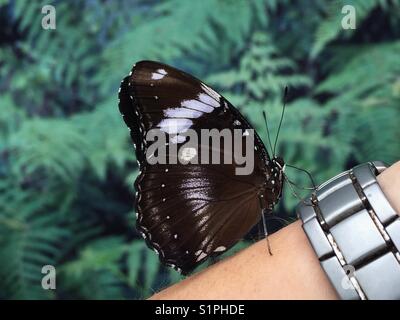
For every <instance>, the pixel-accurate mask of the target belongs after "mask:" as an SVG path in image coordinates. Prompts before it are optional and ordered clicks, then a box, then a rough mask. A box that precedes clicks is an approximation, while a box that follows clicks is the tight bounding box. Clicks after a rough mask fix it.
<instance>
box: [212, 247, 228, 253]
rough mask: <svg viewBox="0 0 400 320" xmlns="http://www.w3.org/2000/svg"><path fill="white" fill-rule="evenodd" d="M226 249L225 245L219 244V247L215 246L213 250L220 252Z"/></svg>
mask: <svg viewBox="0 0 400 320" xmlns="http://www.w3.org/2000/svg"><path fill="white" fill-rule="evenodd" d="M225 250H226V247H224V246H219V247H217V248H216V249H215V250H214V252H221V251H225Z"/></svg>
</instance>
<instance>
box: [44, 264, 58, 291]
mask: <svg viewBox="0 0 400 320" xmlns="http://www.w3.org/2000/svg"><path fill="white" fill-rule="evenodd" d="M42 274H44V275H45V276H44V277H43V278H42V288H43V289H44V290H55V289H56V268H55V267H54V266H52V265H50V264H48V265H45V266H43V267H42Z"/></svg>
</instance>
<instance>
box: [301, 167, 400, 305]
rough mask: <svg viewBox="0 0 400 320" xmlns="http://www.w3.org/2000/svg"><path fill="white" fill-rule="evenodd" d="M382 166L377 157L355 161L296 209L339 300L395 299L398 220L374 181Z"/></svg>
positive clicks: (399, 286) (399, 285) (398, 290)
mask: <svg viewBox="0 0 400 320" xmlns="http://www.w3.org/2000/svg"><path fill="white" fill-rule="evenodd" d="M385 169H386V166H385V164H384V163H383V162H381V161H375V162H371V163H366V164H362V165H359V166H357V167H355V168H353V169H351V170H349V171H346V172H343V173H341V174H339V175H337V176H336V177H334V178H332V179H330V180H329V181H327V182H325V183H324V184H322V185H321V186H319V187H318V188H317V190H316V191H315V192H313V193H312V195H311V197H310V198H309V199H308V200H305V201H304V202H302V203H300V204H299V206H298V207H297V214H298V216H299V218H301V220H302V221H303V229H304V231H305V233H306V234H307V237H308V239H309V241H310V243H311V245H312V247H313V248H314V250H315V253H316V255H317V256H318V259H319V261H320V264H321V266H322V268H323V269H324V271H325V273H326V274H327V276H328V278H329V280H330V282H331V283H332V285H333V287H334V288H335V290H336V292H337V294H338V296H339V297H340V298H341V299H346V300H359V299H361V300H368V299H400V254H399V251H400V218H399V216H398V214H397V213H396V212H395V210H394V209H393V208H392V206H391V205H390V203H389V201H388V200H387V199H386V197H385V195H384V193H383V192H382V190H381V188H380V187H379V184H378V183H377V180H376V176H377V175H378V174H380V173H381V172H382V171H383V170H385Z"/></svg>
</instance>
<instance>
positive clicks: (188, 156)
mask: <svg viewBox="0 0 400 320" xmlns="http://www.w3.org/2000/svg"><path fill="white" fill-rule="evenodd" d="M196 155H197V150H196V149H195V148H189V147H187V148H183V149H182V151H181V152H180V155H179V158H180V159H181V160H182V161H185V162H186V161H190V160H192V159H193V158H194V157H195V156H196Z"/></svg>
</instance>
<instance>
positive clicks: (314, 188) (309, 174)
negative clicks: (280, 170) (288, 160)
mask: <svg viewBox="0 0 400 320" xmlns="http://www.w3.org/2000/svg"><path fill="white" fill-rule="evenodd" d="M285 165H286V166H287V167H289V168H293V169H297V170H299V171H302V172H304V173H305V174H307V176H308V177H309V178H310V181H311V183H312V186H313V188H312V189H310V190H316V189H317V185H316V184H315V181H314V179H313V177H312V175H311V173H310V172H308V171H307V170H305V169H302V168H299V167H296V166H293V165H290V164H285ZM287 180H288V181H289V179H287ZM292 184H293V185H295V184H294V183H292Z"/></svg>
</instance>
